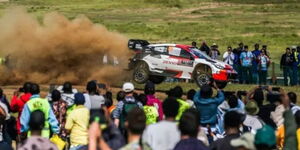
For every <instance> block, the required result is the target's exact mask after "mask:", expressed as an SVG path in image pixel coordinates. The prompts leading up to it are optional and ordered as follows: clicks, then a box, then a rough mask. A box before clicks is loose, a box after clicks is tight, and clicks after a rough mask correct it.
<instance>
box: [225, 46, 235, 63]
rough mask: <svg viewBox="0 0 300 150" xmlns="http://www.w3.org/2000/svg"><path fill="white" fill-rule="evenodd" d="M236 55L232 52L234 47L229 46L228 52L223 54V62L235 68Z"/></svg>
mask: <svg viewBox="0 0 300 150" xmlns="http://www.w3.org/2000/svg"><path fill="white" fill-rule="evenodd" d="M234 59H235V55H234V53H233V52H232V47H231V46H228V47H227V51H226V52H225V53H224V54H223V61H224V62H225V63H227V64H229V65H231V66H233V63H234Z"/></svg>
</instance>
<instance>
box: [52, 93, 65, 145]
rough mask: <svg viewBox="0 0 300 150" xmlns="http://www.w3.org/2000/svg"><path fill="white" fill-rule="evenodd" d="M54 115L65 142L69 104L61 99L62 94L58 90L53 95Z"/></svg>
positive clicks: (60, 134)
mask: <svg viewBox="0 0 300 150" xmlns="http://www.w3.org/2000/svg"><path fill="white" fill-rule="evenodd" d="M51 99H52V109H53V113H54V115H55V117H56V119H57V121H58V123H59V127H60V131H59V134H58V135H59V136H60V137H61V138H63V139H64V140H66V139H67V131H66V129H65V124H66V119H67V108H68V103H67V102H66V101H64V100H62V99H61V94H60V92H59V91H58V90H53V91H52V93H51Z"/></svg>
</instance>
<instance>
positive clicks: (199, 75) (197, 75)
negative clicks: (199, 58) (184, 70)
mask: <svg viewBox="0 0 300 150" xmlns="http://www.w3.org/2000/svg"><path fill="white" fill-rule="evenodd" d="M205 70H206V71H205ZM193 79H194V80H195V82H196V84H197V85H198V86H199V87H202V86H203V85H207V84H209V83H210V82H211V73H210V72H209V71H208V70H207V69H203V68H201V67H197V68H195V70H194V72H193Z"/></svg>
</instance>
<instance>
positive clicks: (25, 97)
mask: <svg viewBox="0 0 300 150" xmlns="http://www.w3.org/2000/svg"><path fill="white" fill-rule="evenodd" d="M30 97H31V94H30V93H24V94H22V95H21V96H20V97H17V96H13V97H12V99H11V101H10V109H11V111H12V112H18V113H19V114H18V119H17V130H18V134H20V133H21V132H20V130H21V122H20V117H21V114H22V111H23V107H24V105H25V104H26V102H27V101H29V99H30Z"/></svg>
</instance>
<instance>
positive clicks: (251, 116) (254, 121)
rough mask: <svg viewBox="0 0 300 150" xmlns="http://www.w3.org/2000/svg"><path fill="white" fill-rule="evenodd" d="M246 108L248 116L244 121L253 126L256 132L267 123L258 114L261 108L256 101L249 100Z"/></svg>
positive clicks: (245, 123)
mask: <svg viewBox="0 0 300 150" xmlns="http://www.w3.org/2000/svg"><path fill="white" fill-rule="evenodd" d="M245 110H246V118H245V120H244V122H243V124H244V125H246V126H249V127H251V129H252V131H254V133H255V132H256V131H257V130H258V129H260V128H262V127H263V125H264V124H265V123H264V122H263V121H262V120H261V119H260V117H259V116H257V114H258V112H259V108H258V106H257V104H256V102H255V101H253V100H251V101H248V102H247V104H246V107H245Z"/></svg>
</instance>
